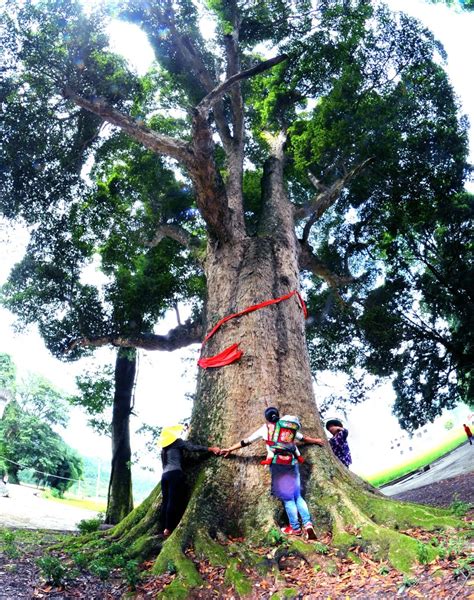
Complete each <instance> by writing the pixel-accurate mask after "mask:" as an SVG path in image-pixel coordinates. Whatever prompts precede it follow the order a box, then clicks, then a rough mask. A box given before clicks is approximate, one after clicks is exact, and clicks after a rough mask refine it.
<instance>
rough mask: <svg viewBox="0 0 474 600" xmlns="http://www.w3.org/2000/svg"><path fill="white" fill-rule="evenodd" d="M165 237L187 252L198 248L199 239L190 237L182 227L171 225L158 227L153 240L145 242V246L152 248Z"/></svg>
mask: <svg viewBox="0 0 474 600" xmlns="http://www.w3.org/2000/svg"><path fill="white" fill-rule="evenodd" d="M166 237H168V238H171V239H172V240H175V241H176V242H178V243H179V244H181V245H182V246H184V247H185V248H187V249H188V250H195V249H196V248H197V247H198V246H199V239H198V238H197V237H196V236H193V235H191V234H190V233H189V231H186V229H184V227H180V226H179V225H174V224H172V223H169V224H166V223H165V224H163V225H158V227H157V228H156V230H155V235H154V236H153V239H152V240H150V241H149V242H145V246H148V247H149V248H154V247H155V246H157V245H158V244H159V243H160V242H161V240H163V239H164V238H166Z"/></svg>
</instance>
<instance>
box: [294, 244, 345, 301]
mask: <svg viewBox="0 0 474 600" xmlns="http://www.w3.org/2000/svg"><path fill="white" fill-rule="evenodd" d="M300 242H301V245H300V250H301V251H300V258H299V267H300V269H301V270H302V271H310V272H311V273H313V275H316V276H317V277H321V279H324V281H325V282H326V283H327V284H328V285H329V286H330V287H331V288H333V289H337V288H340V287H345V286H347V285H349V284H351V283H354V281H355V280H356V279H355V277H354V276H352V275H337V274H336V273H333V272H332V271H331V270H330V269H329V268H328V267H327V266H326V265H325V264H324V263H323V262H322V261H321V260H319V258H318V257H317V256H316V255H315V254H313V252H312V249H311V246H309V245H308V244H307V243H305V242H304V241H303V240H300Z"/></svg>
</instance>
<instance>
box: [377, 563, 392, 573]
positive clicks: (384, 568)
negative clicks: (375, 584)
mask: <svg viewBox="0 0 474 600" xmlns="http://www.w3.org/2000/svg"><path fill="white" fill-rule="evenodd" d="M389 573H390V569H389V567H388V566H387V565H382V566H381V567H380V568H379V575H388V574H389Z"/></svg>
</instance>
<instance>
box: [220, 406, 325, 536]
mask: <svg viewBox="0 0 474 600" xmlns="http://www.w3.org/2000/svg"><path fill="white" fill-rule="evenodd" d="M265 419H266V421H267V422H266V423H265V424H264V425H262V426H261V427H259V429H257V431H255V432H254V433H252V435H250V436H249V437H247V438H246V439H244V440H241V441H240V442H238V443H237V444H234V445H233V446H231V447H230V448H226V449H225V450H222V453H223V454H224V456H227V455H228V454H229V453H230V452H233V451H234V450H237V449H239V448H244V447H245V446H249V445H250V444H252V443H253V442H256V441H258V440H261V439H264V440H266V443H267V449H269V451H268V453H267V458H266V460H264V461H262V463H263V464H270V473H271V476H272V495H273V496H275V497H276V498H279V499H280V500H281V501H282V502H283V505H284V507H285V510H286V514H287V516H288V521H289V523H290V524H289V525H288V526H287V527H283V528H282V532H283V533H286V534H287V535H301V534H302V529H301V525H300V522H299V517H301V521H302V523H303V529H304V531H305V533H306V535H307V537H308V538H309V539H316V534H315V532H314V528H313V524H312V523H311V516H310V514H309V510H308V505H307V504H306V502H305V500H304V498H303V497H302V495H301V481H300V473H299V468H298V462H302V461H301V457H300V456H299V452H298V451H297V450H296V444H295V443H294V441H295V440H296V439H297V440H300V441H302V442H306V443H308V444H318V445H319V446H323V445H324V441H323V440H321V439H319V438H311V437H308V436H305V435H303V434H302V433H301V432H300V431H298V429H299V420H298V418H297V417H290V415H286V416H285V417H284V418H282V419H280V413H279V412H278V409H277V408H274V407H273V406H272V407H270V408H267V409H266V411H265ZM293 425H297V427H294V426H293ZM276 432H277V434H276ZM275 437H276V438H278V439H275Z"/></svg>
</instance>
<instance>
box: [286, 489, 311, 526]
mask: <svg viewBox="0 0 474 600" xmlns="http://www.w3.org/2000/svg"><path fill="white" fill-rule="evenodd" d="M283 504H284V506H285V510H286V514H287V515H288V521H289V522H290V525H291V527H292V528H293V529H295V530H298V529H301V527H300V522H299V520H298V513H300V516H301V520H302V521H303V527H304V526H305V525H307V524H308V523H311V516H310V514H309V510H308V505H307V504H306V501H305V499H304V498H303V497H302V496H301V494H300V493H299V491H298V494H297V495H296V496H295V497H294V498H293V499H292V500H283Z"/></svg>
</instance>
